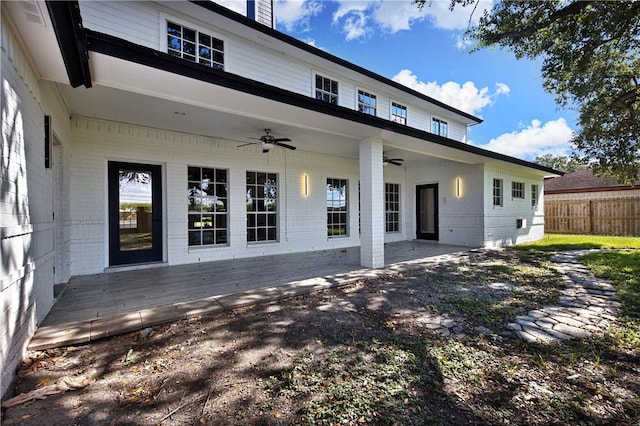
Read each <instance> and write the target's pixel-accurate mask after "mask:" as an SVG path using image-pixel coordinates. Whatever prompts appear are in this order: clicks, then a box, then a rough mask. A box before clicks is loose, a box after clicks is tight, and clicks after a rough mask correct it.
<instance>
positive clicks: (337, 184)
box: [327, 178, 349, 237]
mask: <svg viewBox="0 0 640 426" xmlns="http://www.w3.org/2000/svg"><path fill="white" fill-rule="evenodd" d="M347 195H348V194H347V180H346V179H335V178H327V236H328V237H346V236H347V235H348V231H349V229H348V226H347V225H348V222H347V220H348V218H349V202H348V198H347Z"/></svg>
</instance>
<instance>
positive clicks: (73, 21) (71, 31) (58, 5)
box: [46, 0, 91, 88]
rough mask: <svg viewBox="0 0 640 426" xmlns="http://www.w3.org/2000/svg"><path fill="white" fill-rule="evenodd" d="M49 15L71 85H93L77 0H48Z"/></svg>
mask: <svg viewBox="0 0 640 426" xmlns="http://www.w3.org/2000/svg"><path fill="white" fill-rule="evenodd" d="M46 4H47V9H48V11H49V17H50V18H51V22H52V24H53V31H54V32H55V33H56V39H57V40H58V46H60V53H62V59H63V61H64V66H65V68H66V69H67V76H68V77H69V84H71V87H78V86H80V85H84V87H87V88H88V87H91V72H90V70H89V53H88V51H87V41H86V39H85V36H84V29H83V27H82V16H81V15H80V6H79V4H78V2H77V1H51V0H47V2H46Z"/></svg>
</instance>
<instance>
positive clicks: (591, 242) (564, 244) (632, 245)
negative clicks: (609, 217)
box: [515, 234, 640, 252]
mask: <svg viewBox="0 0 640 426" xmlns="http://www.w3.org/2000/svg"><path fill="white" fill-rule="evenodd" d="M515 249H516V250H523V251H531V250H534V251H545V252H556V251H563V250H586V249H640V238H638V237H619V236H609V235H568V234H545V236H544V238H543V239H541V240H539V241H536V242H533V243H526V244H518V245H517V246H515Z"/></svg>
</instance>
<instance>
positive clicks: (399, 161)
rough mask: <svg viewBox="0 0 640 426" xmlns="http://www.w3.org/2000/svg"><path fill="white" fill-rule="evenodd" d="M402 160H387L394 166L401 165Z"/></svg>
mask: <svg viewBox="0 0 640 426" xmlns="http://www.w3.org/2000/svg"><path fill="white" fill-rule="evenodd" d="M402 161H404V160H400V159H399V158H394V159H391V160H389V162H390V163H391V164H393V165H395V166H402Z"/></svg>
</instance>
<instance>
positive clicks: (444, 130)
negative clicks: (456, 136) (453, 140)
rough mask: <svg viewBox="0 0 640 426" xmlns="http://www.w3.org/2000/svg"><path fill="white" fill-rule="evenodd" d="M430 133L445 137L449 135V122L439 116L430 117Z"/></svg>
mask: <svg viewBox="0 0 640 426" xmlns="http://www.w3.org/2000/svg"><path fill="white" fill-rule="evenodd" d="M431 133H435V134H436V135H439V136H444V137H445V138H446V137H448V136H449V124H447V122H446V121H443V120H440V119H439V118H433V119H431Z"/></svg>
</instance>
